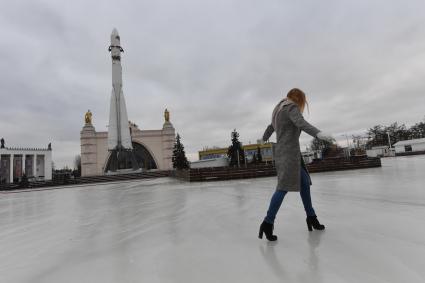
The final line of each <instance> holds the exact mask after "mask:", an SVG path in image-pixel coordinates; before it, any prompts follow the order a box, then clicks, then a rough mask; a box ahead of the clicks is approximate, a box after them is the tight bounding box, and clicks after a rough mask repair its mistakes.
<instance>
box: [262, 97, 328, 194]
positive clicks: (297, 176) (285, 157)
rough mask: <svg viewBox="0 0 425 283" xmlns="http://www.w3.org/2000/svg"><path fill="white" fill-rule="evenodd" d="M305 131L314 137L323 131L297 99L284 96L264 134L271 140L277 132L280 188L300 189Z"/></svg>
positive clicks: (275, 156) (276, 163)
mask: <svg viewBox="0 0 425 283" xmlns="http://www.w3.org/2000/svg"><path fill="white" fill-rule="evenodd" d="M301 131H304V132H306V133H307V134H309V135H311V136H313V137H315V136H316V135H317V134H318V133H319V132H320V130H318V129H317V128H315V127H314V126H312V125H310V124H309V123H308V122H307V121H305V120H304V117H303V116H302V114H301V112H300V110H299V108H298V106H297V105H296V104H295V103H294V102H292V101H291V100H289V99H283V100H282V101H281V102H280V103H279V104H278V105H277V106H276V107H275V109H274V111H273V117H272V123H271V124H270V125H269V126H268V127H267V129H266V130H265V132H264V135H263V140H264V141H267V140H268V139H269V138H270V136H271V135H272V134H273V132H276V145H275V147H274V152H273V159H274V161H275V165H276V172H277V178H278V184H277V187H276V190H280V191H300V187H301V166H303V167H304V168H305V165H304V161H302V156H301V151H300V142H299V137H300V134H301ZM306 171H307V169H306ZM307 172H308V171H307Z"/></svg>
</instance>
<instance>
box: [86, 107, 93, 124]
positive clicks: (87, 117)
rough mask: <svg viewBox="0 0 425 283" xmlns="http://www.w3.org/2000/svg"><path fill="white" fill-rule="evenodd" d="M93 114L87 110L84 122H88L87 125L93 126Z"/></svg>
mask: <svg viewBox="0 0 425 283" xmlns="http://www.w3.org/2000/svg"><path fill="white" fill-rule="evenodd" d="M92 116H93V114H92V113H91V112H90V110H87V112H86V115H84V120H85V121H86V124H91V117H92Z"/></svg>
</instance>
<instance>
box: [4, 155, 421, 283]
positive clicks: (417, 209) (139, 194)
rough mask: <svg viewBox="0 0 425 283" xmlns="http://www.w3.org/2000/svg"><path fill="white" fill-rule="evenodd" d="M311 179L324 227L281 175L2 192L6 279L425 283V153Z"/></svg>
mask: <svg viewBox="0 0 425 283" xmlns="http://www.w3.org/2000/svg"><path fill="white" fill-rule="evenodd" d="M382 165H383V166H382V168H375V169H363V170H352V171H341V172H330V173H316V174H312V179H313V186H312V198H313V205H314V207H315V209H316V213H317V214H318V216H319V220H320V221H321V222H323V224H325V225H326V230H325V231H324V232H319V231H313V232H308V231H307V227H306V223H305V214H304V211H303V208H302V203H301V199H300V196H299V194H297V193H290V194H288V195H287V196H286V198H285V200H284V203H283V205H282V208H281V210H280V212H279V214H278V217H277V220H276V223H275V226H276V227H275V233H276V234H277V235H278V236H279V240H278V241H277V242H275V243H269V242H267V241H266V240H264V239H263V240H260V239H258V238H257V234H258V228H259V225H260V223H261V221H262V218H263V217H264V215H265V212H266V210H267V206H268V203H269V200H270V197H271V195H272V193H273V191H274V187H275V185H276V178H275V177H271V178H259V179H246V180H235V181H226V182H210V183H184V182H180V181H176V180H174V179H171V178H162V179H155V180H145V181H136V182H128V183H110V184H102V185H92V186H85V187H72V188H71V187H67V188H59V189H53V190H44V191H36V192H20V193H2V194H0V228H1V229H0V262H1V264H0V282H2V283H14V282H31V283H37V282H43V283H47V282H54V283H58V282H61V283H62V282H90V283H92V282H102V283H107V282H146V283H154V282H182V283H188V282H202V283H205V282H256V283H258V282H267V283H269V282H299V283H301V282H314V283H320V282H326V283H328V282H355V283H358V282H362V283H364V282H374V283H378V282H397V283H399V282H409V283H412V282H425V175H424V173H425V156H416V157H397V158H386V159H382Z"/></svg>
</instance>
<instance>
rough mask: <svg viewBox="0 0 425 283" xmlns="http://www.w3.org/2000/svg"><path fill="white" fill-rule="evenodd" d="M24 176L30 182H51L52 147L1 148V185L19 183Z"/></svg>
mask: <svg viewBox="0 0 425 283" xmlns="http://www.w3.org/2000/svg"><path fill="white" fill-rule="evenodd" d="M23 174H25V175H26V176H27V177H28V179H29V180H51V179H52V149H51V147H50V146H49V147H48V148H13V147H2V148H0V183H13V182H19V181H20V180H21V178H22V176H23Z"/></svg>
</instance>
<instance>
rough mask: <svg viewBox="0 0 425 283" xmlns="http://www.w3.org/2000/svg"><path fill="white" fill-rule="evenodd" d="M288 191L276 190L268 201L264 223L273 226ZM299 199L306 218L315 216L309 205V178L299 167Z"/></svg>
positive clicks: (311, 206)
mask: <svg viewBox="0 0 425 283" xmlns="http://www.w3.org/2000/svg"><path fill="white" fill-rule="evenodd" d="M287 192H288V191H278V190H276V191H275V193H274V194H273V196H272V199H271V201H270V206H269V210H268V211H267V216H266V217H265V218H264V221H266V222H267V223H270V224H273V223H274V219H275V218H276V214H277V212H278V211H279V208H280V205H281V204H282V201H283V198H284V197H285V195H286V193H287ZM300 195H301V199H302V201H303V205H304V209H305V213H306V214H307V216H316V213H315V212H314V209H313V205H312V204H311V195H310V177H309V176H308V173H307V172H306V171H305V169H304V168H302V167H301V190H300Z"/></svg>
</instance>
